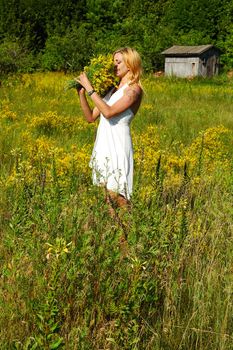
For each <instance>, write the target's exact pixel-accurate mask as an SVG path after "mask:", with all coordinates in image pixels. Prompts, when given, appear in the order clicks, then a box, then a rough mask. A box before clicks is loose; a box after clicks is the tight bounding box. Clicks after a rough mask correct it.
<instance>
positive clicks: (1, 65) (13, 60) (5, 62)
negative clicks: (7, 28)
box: [0, 40, 37, 76]
mask: <svg viewBox="0 0 233 350" xmlns="http://www.w3.org/2000/svg"><path fill="white" fill-rule="evenodd" d="M36 66H37V64H36V60H35V58H34V56H33V55H32V53H30V52H29V51H28V50H27V49H25V48H24V47H23V46H22V45H21V44H20V42H19V41H18V40H16V41H13V40H5V41H3V42H2V43H1V44H0V76H1V75H6V74H8V73H15V72H30V71H33V70H34V69H35V68H36Z"/></svg>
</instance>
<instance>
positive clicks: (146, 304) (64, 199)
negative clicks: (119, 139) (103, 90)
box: [0, 73, 233, 350]
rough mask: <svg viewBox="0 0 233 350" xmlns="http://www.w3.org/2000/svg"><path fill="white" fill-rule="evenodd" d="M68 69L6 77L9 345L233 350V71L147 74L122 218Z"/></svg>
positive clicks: (1, 138) (3, 342)
mask: <svg viewBox="0 0 233 350" xmlns="http://www.w3.org/2000/svg"><path fill="white" fill-rule="evenodd" d="M69 79H70V77H69V76H68V75H64V74H61V73H36V74H33V75H29V74H28V75H17V76H14V77H9V78H8V79H6V80H3V81H2V83H1V86H0V127H1V134H0V147H1V152H0V192H1V197H0V217H1V219H0V234H1V240H0V259H1V279H0V349H20V350H26V349H70V350H91V349H93V350H101V349H102V350H118V349H119V350H120V349H128V350H144V349H147V350H232V349H233V316H232V315H233V298H232V292H233V242H232V238H233V208H232V203H233V176H232V169H233V163H232V159H233V147H232V145H233V80H232V79H231V80H230V79H228V78H226V77H224V76H219V77H216V78H214V79H212V80H207V79H206V80H200V79H194V80H181V79H174V78H173V79H168V78H164V77H159V78H156V77H154V76H148V77H144V80H143V86H144V91H145V93H144V99H143V103H142V106H141V109H140V110H139V112H138V114H137V115H136V117H135V119H134V120H133V122H132V137H133V143H134V152H135V176H134V193H133V197H132V203H131V208H130V210H129V211H128V212H122V211H118V213H117V217H116V218H115V219H113V218H112V217H111V216H110V215H109V212H108V208H107V206H106V204H105V202H104V195H105V194H104V191H103V190H102V189H99V188H96V187H94V186H92V181H91V170H90V168H89V159H90V154H91V150H92V147H93V142H94V139H95V133H96V127H97V125H96V124H88V123H86V122H85V121H84V119H83V117H82V113H81V110H80V106H79V102H78V98H77V95H76V91H75V90H69V91H65V90H64V87H65V85H66V82H67V80H69ZM123 237H126V238H127V240H126V241H125V240H123Z"/></svg>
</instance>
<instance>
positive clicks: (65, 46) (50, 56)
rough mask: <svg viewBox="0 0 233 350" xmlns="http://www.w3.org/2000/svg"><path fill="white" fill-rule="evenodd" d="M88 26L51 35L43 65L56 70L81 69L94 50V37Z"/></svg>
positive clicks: (43, 57)
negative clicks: (63, 33)
mask: <svg viewBox="0 0 233 350" xmlns="http://www.w3.org/2000/svg"><path fill="white" fill-rule="evenodd" d="M88 33H89V31H88V26H85V25H83V26H82V27H79V28H78V29H75V28H73V29H71V30H70V31H67V33H66V35H64V36H59V35H54V36H51V37H50V38H49V39H48V40H47V42H46V47H45V50H44V53H43V55H42V59H41V62H42V67H43V68H44V69H48V70H55V71H61V70H63V71H67V70H69V71H79V70H81V69H82V68H83V67H84V65H86V64H87V60H88V58H89V57H90V56H91V54H92V52H93V38H92V37H91V36H90V35H89V34H88Z"/></svg>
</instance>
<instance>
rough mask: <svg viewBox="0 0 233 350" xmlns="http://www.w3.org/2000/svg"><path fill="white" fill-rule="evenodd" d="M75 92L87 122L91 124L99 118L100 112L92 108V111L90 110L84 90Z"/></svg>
mask: <svg viewBox="0 0 233 350" xmlns="http://www.w3.org/2000/svg"><path fill="white" fill-rule="evenodd" d="M77 92H78V95H79V100H80V105H81V108H82V111H83V114H84V116H85V118H86V120H87V122H88V123H93V122H94V121H95V120H96V119H97V118H98V117H99V115H100V111H99V110H98V108H97V107H94V108H93V109H91V108H90V106H89V103H88V101H87V98H86V94H85V89H84V88H82V89H78V90H77Z"/></svg>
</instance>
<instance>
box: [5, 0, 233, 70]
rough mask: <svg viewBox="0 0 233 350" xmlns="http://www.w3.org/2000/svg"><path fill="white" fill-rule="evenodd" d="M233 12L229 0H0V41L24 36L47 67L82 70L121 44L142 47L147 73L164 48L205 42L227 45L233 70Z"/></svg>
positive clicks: (22, 40)
mask: <svg viewBox="0 0 233 350" xmlns="http://www.w3.org/2000/svg"><path fill="white" fill-rule="evenodd" d="M232 16H233V5H232V1H228V0H223V1H220V0H213V1H211V2H210V1H208V2H206V3H205V2H203V1H202V0H197V1H194V2H192V3H190V1H189V0H185V1H184V0H157V1H150V0H133V1H128V0H127V1H123V0H113V1H111V3H110V2H109V1H106V0H98V1H93V0H87V1H86V0H81V1H73V0H67V1H65V2H64V1H62V0H58V1H56V2H54V1H53V0H48V1H45V0H43V1H36V0H30V1H29V0H20V1H15V0H9V1H8V0H0V19H1V20H0V42H3V40H4V39H6V40H8V39H7V38H8V37H10V38H13V40H14V41H15V40H16V39H19V40H20V43H21V44H20V45H22V46H23V47H25V48H26V49H27V50H28V53H27V54H29V55H30V54H31V53H33V55H34V56H35V57H36V56H38V59H36V63H35V65H36V66H37V64H38V63H40V65H41V68H42V69H45V70H65V71H75V70H80V69H82V68H83V66H84V65H86V64H87V62H88V61H89V60H90V58H91V57H92V56H93V55H98V54H107V53H109V52H112V51H114V50H115V49H116V48H118V47H122V46H133V47H135V48H136V49H138V51H139V52H140V53H141V55H142V57H143V62H144V70H145V71H148V72H149V71H153V70H161V69H163V67H164V61H163V57H162V56H161V51H163V50H164V49H166V48H168V47H169V46H171V45H174V44H184V45H201V44H206V43H207V44H214V45H216V46H217V47H221V48H222V50H223V52H222V54H223V59H222V63H223V64H224V66H226V67H229V68H230V67H231V66H232V64H231V54H230V52H231V39H230V35H231V34H230V30H229V28H230V27H231V23H232ZM41 55H42V61H40V60H39V59H40V57H41ZM34 60H35V59H33V61H34ZM25 64H26V63H25ZM31 67H32V68H35V67H34V65H32V64H31ZM13 68H14V67H12V69H13ZM26 69H27V68H26Z"/></svg>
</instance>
